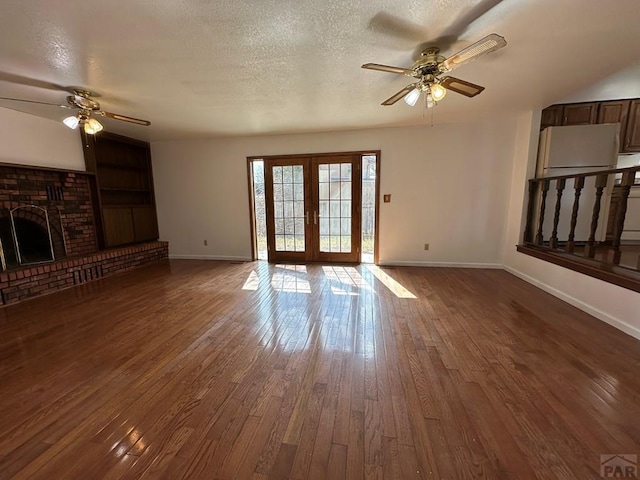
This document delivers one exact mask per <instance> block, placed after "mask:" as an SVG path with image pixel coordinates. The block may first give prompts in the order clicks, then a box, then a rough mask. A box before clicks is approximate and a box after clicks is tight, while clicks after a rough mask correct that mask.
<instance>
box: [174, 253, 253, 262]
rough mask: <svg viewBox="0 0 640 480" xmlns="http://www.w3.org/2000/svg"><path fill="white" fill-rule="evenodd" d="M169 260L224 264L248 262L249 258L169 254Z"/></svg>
mask: <svg viewBox="0 0 640 480" xmlns="http://www.w3.org/2000/svg"><path fill="white" fill-rule="evenodd" d="M169 258H170V259H171V260H221V261H226V262H250V261H251V258H249V257H228V256H225V255H178V254H175V253H170V254H169Z"/></svg>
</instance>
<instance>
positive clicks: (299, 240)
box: [295, 235, 304, 252]
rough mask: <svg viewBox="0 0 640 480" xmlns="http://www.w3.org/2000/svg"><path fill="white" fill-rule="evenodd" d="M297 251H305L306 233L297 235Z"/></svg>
mask: <svg viewBox="0 0 640 480" xmlns="http://www.w3.org/2000/svg"><path fill="white" fill-rule="evenodd" d="M295 241H296V252H304V235H296V236H295Z"/></svg>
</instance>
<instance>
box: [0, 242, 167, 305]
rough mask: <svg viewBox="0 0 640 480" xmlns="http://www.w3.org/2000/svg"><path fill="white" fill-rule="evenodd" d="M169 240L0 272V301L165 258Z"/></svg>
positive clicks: (21, 298)
mask: <svg viewBox="0 0 640 480" xmlns="http://www.w3.org/2000/svg"><path fill="white" fill-rule="evenodd" d="M168 256H169V243H168V242H150V243H143V244H140V245H132V246H130V247H124V248H116V249H113V250H103V251H101V252H97V253H94V254H92V255H87V256H83V257H78V258H73V259H64V260H59V261H56V262H51V263H47V264H44V265H33V266H30V267H23V268H21V269H20V270H14V271H11V272H2V273H0V304H1V305H6V304H10V303H16V302H19V301H21V300H24V299H26V298H30V297H35V296H37V295H44V294H46V293H52V292H55V291H57V290H62V289H64V288H69V287H73V286H74V285H79V284H81V283H85V282H88V281H91V280H96V279H99V278H103V277H108V276H110V275H115V274H116V273H121V272H124V271H127V270H131V269H132V268H137V267H142V266H144V265H148V264H150V263H154V262H159V261H161V260H164V259H166V258H168Z"/></svg>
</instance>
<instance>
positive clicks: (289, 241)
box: [284, 235, 296, 252]
mask: <svg viewBox="0 0 640 480" xmlns="http://www.w3.org/2000/svg"><path fill="white" fill-rule="evenodd" d="M284 244H285V245H284V247H285V249H286V250H287V252H295V249H296V241H295V237H294V236H293V235H285V237H284Z"/></svg>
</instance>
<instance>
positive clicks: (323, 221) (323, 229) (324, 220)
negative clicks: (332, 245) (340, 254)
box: [320, 217, 330, 235]
mask: <svg viewBox="0 0 640 480" xmlns="http://www.w3.org/2000/svg"><path fill="white" fill-rule="evenodd" d="M329 233H330V232H329V217H320V235H329Z"/></svg>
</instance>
